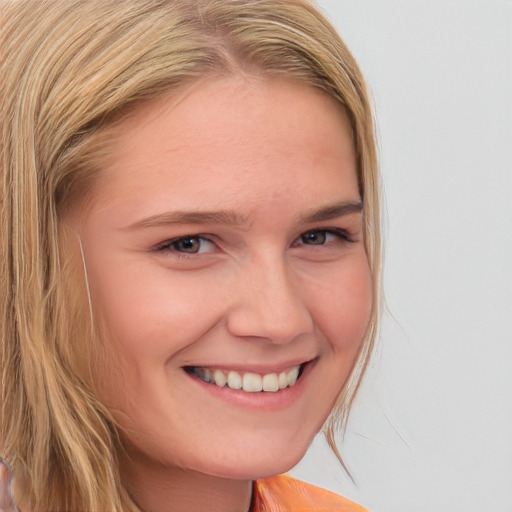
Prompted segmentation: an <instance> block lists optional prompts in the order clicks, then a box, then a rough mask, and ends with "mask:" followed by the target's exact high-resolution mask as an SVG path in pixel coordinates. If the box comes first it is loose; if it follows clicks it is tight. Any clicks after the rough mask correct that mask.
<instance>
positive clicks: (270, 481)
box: [252, 475, 367, 512]
mask: <svg viewBox="0 0 512 512" xmlns="http://www.w3.org/2000/svg"><path fill="white" fill-rule="evenodd" d="M252 510H253V512H289V511H290V510H293V511H294V512H367V511H366V509H364V508H363V507H361V506H360V505H357V504H355V503H353V502H352V501H349V500H347V499H346V498H342V497H341V496H338V495H337V494H334V493H332V492H329V491H326V490H325V489H320V488H319V487H315V486H314V485H310V484H306V483H304V482H301V481H299V480H295V479H294V478H291V477H289V476H287V475H279V476H275V477H272V478H264V479H261V480H256V482H254V498H253V509H252Z"/></svg>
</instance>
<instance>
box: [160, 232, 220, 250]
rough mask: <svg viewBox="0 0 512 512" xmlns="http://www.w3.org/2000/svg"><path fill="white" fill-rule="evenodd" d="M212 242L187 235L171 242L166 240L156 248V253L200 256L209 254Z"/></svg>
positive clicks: (197, 236) (200, 237)
mask: <svg viewBox="0 0 512 512" xmlns="http://www.w3.org/2000/svg"><path fill="white" fill-rule="evenodd" d="M212 246H213V242H211V241H210V240H208V239H206V238H204V237H202V236H199V235H193V236H191V235H187V236H181V237H179V238H174V239H172V240H167V241H165V242H163V243H161V244H160V245H158V246H157V247H156V250H157V251H164V252H165V251H167V252H175V253H180V254H190V255H194V254H201V253H205V252H211V250H212Z"/></svg>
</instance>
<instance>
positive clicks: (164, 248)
mask: <svg viewBox="0 0 512 512" xmlns="http://www.w3.org/2000/svg"><path fill="white" fill-rule="evenodd" d="M313 234H323V235H325V236H328V235H333V236H335V237H336V238H337V240H336V242H337V243H340V244H342V245H344V244H349V243H353V242H354V241H355V240H354V239H353V238H352V236H351V235H350V234H349V233H348V232H347V231H346V230H344V229H338V228H321V229H311V230H309V231H305V232H304V233H302V234H301V235H300V236H299V237H298V238H297V240H295V241H294V242H293V244H292V247H294V246H295V247H296V246H298V245H299V244H300V243H301V242H302V243H303V242H304V237H305V236H307V235H313ZM187 239H189V240H200V241H201V242H200V243H203V244H204V243H205V242H206V243H210V244H214V245H215V242H213V241H212V240H211V239H210V238H208V237H207V236H204V235H201V234H196V235H185V236H180V237H177V238H172V239H170V240H166V241H164V242H162V243H160V244H158V245H157V246H156V247H155V248H154V251H155V252H169V253H172V254H173V255H174V256H176V257H178V258H196V257H198V256H199V255H200V254H202V253H201V252H190V253H187V252H184V251H180V250H178V249H177V248H176V246H177V244H178V243H180V242H183V241H185V240H187ZM331 243H332V242H324V243H319V244H315V243H313V244H306V243H303V245H304V246H308V245H310V246H313V247H314V246H319V247H325V246H328V245H331Z"/></svg>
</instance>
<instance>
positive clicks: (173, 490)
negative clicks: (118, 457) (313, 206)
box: [123, 461, 252, 512]
mask: <svg viewBox="0 0 512 512" xmlns="http://www.w3.org/2000/svg"><path fill="white" fill-rule="evenodd" d="M123 466H124V467H125V471H124V472H123V480H124V481H125V485H126V487H127V489H128V492H129V493H130V495H131V496H132V497H133V499H134V500H135V502H136V503H137V505H138V506H139V507H140V509H141V510H143V511H144V512H190V511H191V510H208V511H209V512H247V511H248V510H249V508H250V503H251V494H252V482H251V481H248V480H231V479H228V478H220V477H215V476H210V475H205V474H203V473H198V472H196V471H191V470H186V469H181V468H176V467H171V468H169V467H168V466H163V465H161V466H160V465H159V466H157V467H152V468H148V467H147V466H144V468H141V467H140V466H138V465H134V464H133V461H131V464H129V465H124V464H123ZM127 468H129V469H127Z"/></svg>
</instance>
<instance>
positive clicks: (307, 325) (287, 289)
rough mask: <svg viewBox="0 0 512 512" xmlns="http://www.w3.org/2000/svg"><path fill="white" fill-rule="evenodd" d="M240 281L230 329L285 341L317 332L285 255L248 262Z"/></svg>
mask: <svg viewBox="0 0 512 512" xmlns="http://www.w3.org/2000/svg"><path fill="white" fill-rule="evenodd" d="M247 267H248V268H244V269H243V270H242V271H241V275H239V279H237V280H236V283H235V284H234V287H235V288H236V290H232V291H233V297H234V298H235V300H234V301H233V302H232V307H231V308H230V311H229V313H228V318H227V326H228V331H229V332H230V333H231V334H232V335H234V336H237V337H245V338H249V337H253V338H260V339H266V340H268V341H270V342H272V343H274V344H285V343H289V342H290V341H293V340H294V339H296V338H298V337H299V336H301V335H305V334H308V333H311V332H312V331H313V318H312V316H311V313H310V311H309V310H308V307H307V304H306V303H305V302H304V300H303V299H302V298H301V297H302V293H300V288H301V287H300V286H299V283H298V278H297V277H296V276H294V275H293V272H292V271H291V270H290V269H289V268H287V265H286V261H285V259H284V258H283V257H280V258H279V257H277V258H272V259H271V258H268V257H267V258H265V259H262V260H260V261H259V262H253V263H251V264H248V266H247Z"/></svg>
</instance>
